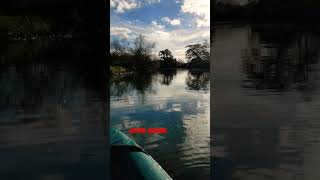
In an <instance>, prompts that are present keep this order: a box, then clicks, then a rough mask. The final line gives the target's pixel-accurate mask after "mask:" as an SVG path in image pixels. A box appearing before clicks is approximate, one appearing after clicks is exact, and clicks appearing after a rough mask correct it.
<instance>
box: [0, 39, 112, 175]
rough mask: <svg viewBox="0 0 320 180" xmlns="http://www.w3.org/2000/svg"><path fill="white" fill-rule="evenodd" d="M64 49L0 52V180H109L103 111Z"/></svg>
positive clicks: (34, 45)
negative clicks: (64, 62)
mask: <svg viewBox="0 0 320 180" xmlns="http://www.w3.org/2000/svg"><path fill="white" fill-rule="evenodd" d="M1 43H3V42H1ZM66 44H67V43H66V42H61V43H58V44H57V42H48V41H42V42H40V41H37V42H36V41H34V42H27V41H26V42H10V43H8V44H7V45H4V46H2V48H0V52H1V54H0V59H1V65H0V94H1V96H0V159H1V161H0V179H4V180H20V179H25V180H27V179H34V180H75V179H76V180H80V179H83V180H84V179H86V180H87V179H97V180H99V179H101V180H105V179H106V158H105V153H106V146H105V144H106V142H105V138H104V137H105V135H104V134H105V126H106V123H105V122H106V119H105V116H104V117H103V118H102V116H103V107H104V106H103V103H102V100H101V99H100V98H99V91H98V89H97V88H96V87H95V86H93V85H92V83H90V82H91V81H92V80H93V79H91V78H88V77H86V75H85V74H86V73H87V69H86V70H80V69H77V68H76V67H74V66H73V65H72V64H71V65H68V64H62V63H58V62H61V61H67V59H72V58H75V56H74V55H75V54H74V52H72V51H71V50H70V49H68V48H67V47H66ZM77 44H78V43H75V44H74V45H75V47H77ZM60 47H62V49H63V51H67V52H69V54H64V53H65V52H62V49H61V48H60Z"/></svg>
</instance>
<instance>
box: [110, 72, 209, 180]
mask: <svg viewBox="0 0 320 180" xmlns="http://www.w3.org/2000/svg"><path fill="white" fill-rule="evenodd" d="M190 75H191V74H190V73H189V72H188V71H187V70H181V71H177V73H176V75H175V76H174V77H173V79H172V81H171V82H170V84H169V85H168V84H161V82H163V81H160V80H159V78H162V76H163V75H156V77H155V78H154V80H153V81H152V85H151V86H152V87H153V89H154V90H155V91H154V92H152V93H148V92H146V93H145V94H144V96H141V94H140V95H139V94H137V93H138V92H135V93H132V92H131V93H128V94H124V95H123V96H122V97H123V99H127V96H130V97H131V98H130V99H131V102H132V103H131V104H130V105H129V104H128V103H127V101H123V100H122V97H120V98H117V99H111V111H110V116H111V127H116V128H119V129H120V130H122V131H123V132H125V133H127V132H128V129H129V128H131V127H145V128H148V127H165V128H167V129H168V133H167V134H161V135H148V134H145V135H130V136H131V137H133V138H134V139H135V141H136V142H137V143H138V144H140V145H141V146H142V147H144V148H145V149H146V150H147V151H148V152H149V153H150V154H151V155H152V156H154V157H155V158H156V159H157V160H158V161H159V162H160V164H161V165H163V166H164V168H165V169H166V170H168V172H169V174H173V175H174V178H175V177H178V178H177V179H179V175H181V173H182V172H183V171H186V170H187V169H188V170H187V171H188V172H195V171H199V172H200V173H195V174H197V175H199V176H200V175H201V177H204V176H207V175H208V172H209V167H210V164H209V154H210V151H209V141H210V138H209V130H210V127H209V125H210V94H209V91H203V90H196V89H192V88H191V89H188V88H187V86H188V85H187V84H186V79H187V77H188V76H190ZM208 83H209V82H206V83H200V84H199V85H200V86H201V85H209V84H208ZM208 87H210V86H208ZM141 98H143V103H142V101H141ZM184 173H186V172H184ZM199 178H200V177H199ZM200 179H201V178H200ZM205 179H206V178H205Z"/></svg>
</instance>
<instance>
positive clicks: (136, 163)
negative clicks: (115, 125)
mask: <svg viewBox="0 0 320 180" xmlns="http://www.w3.org/2000/svg"><path fill="white" fill-rule="evenodd" d="M110 138H111V139H110V142H111V179H112V180H172V178H171V177H170V176H169V175H168V174H167V173H166V171H165V170H164V169H163V168H162V167H161V166H160V165H159V164H158V163H157V162H156V161H155V160H154V159H153V158H152V157H151V156H150V155H148V154H147V153H146V152H145V151H144V150H143V149H142V148H141V147H140V146H139V145H137V144H136V143H135V142H134V141H133V140H132V139H130V138H129V137H128V136H126V135H125V134H123V133H122V132H120V131H119V130H116V129H111V136H110Z"/></svg>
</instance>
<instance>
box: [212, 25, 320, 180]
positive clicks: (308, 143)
mask: <svg viewBox="0 0 320 180" xmlns="http://www.w3.org/2000/svg"><path fill="white" fill-rule="evenodd" d="M319 32H320V31H319V30H318V27H316V26H311V25H310V27H309V28H308V27H307V26H305V27H303V28H301V27H296V26H293V25H263V24H260V25H234V24H230V25H222V26H219V25H217V26H216V27H215V36H214V45H213V46H214V47H213V50H212V51H213V57H214V58H213V59H214V62H213V70H214V73H212V75H213V78H214V80H213V82H214V91H213V92H212V96H213V98H212V99H213V104H214V106H213V107H212V114H211V116H212V121H211V124H212V129H211V135H212V139H213V146H212V147H211V149H212V157H213V158H212V164H211V166H213V179H215V180H231V179H232V180H234V179H237V180H256V179H259V180H264V179H266V180H267V179H272V180H292V179H304V180H314V179H320V171H319V170H318V167H319V166H320V89H319V88H320V64H319V52H320V51H319V50H320V49H319V48H320V33H319Z"/></svg>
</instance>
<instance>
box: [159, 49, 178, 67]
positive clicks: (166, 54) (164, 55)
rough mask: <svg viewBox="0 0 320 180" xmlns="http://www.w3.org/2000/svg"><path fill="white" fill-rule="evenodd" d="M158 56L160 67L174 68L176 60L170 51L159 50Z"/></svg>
mask: <svg viewBox="0 0 320 180" xmlns="http://www.w3.org/2000/svg"><path fill="white" fill-rule="evenodd" d="M159 57H160V67H161V68H175V67H176V66H177V60H176V59H175V58H174V57H173V55H172V52H171V51H170V50H169V49H165V50H163V51H160V52H159Z"/></svg>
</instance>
